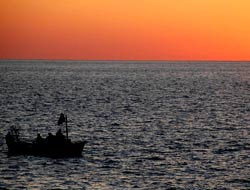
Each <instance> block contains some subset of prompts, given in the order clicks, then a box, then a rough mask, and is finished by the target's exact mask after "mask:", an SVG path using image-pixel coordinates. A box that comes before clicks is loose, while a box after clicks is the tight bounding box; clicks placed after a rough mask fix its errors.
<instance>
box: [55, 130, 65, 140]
mask: <svg viewBox="0 0 250 190" xmlns="http://www.w3.org/2000/svg"><path fill="white" fill-rule="evenodd" d="M56 140H57V141H58V142H59V143H63V142H64V141H65V136H64V135H63V134H62V130H61V129H59V130H58V131H57V132H56Z"/></svg>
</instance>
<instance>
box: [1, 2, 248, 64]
mask: <svg viewBox="0 0 250 190" xmlns="http://www.w3.org/2000/svg"><path fill="white" fill-rule="evenodd" d="M0 59H78V60H79V59H80V60H250V0H0Z"/></svg>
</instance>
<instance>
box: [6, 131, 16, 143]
mask: <svg viewBox="0 0 250 190" xmlns="http://www.w3.org/2000/svg"><path fill="white" fill-rule="evenodd" d="M5 139H6V143H7V144H8V143H13V142H14V141H15V139H14V138H13V136H12V135H11V134H10V132H8V133H7V135H6V136H5Z"/></svg>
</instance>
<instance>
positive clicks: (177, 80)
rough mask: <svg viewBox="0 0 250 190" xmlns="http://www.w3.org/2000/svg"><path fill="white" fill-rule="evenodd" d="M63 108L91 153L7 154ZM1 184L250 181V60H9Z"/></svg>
mask: <svg viewBox="0 0 250 190" xmlns="http://www.w3.org/2000/svg"><path fill="white" fill-rule="evenodd" d="M61 112H64V113H66V114H67V116H68V120H69V130H70V134H69V135H70V138H71V139H72V140H73V141H80V140H87V141H88V143H87V144H86V146H85V149H84V151H83V156H82V158H65V159H52V158H44V157H33V156H12V157H8V155H7V150H8V149H7V146H6V143H5V140H4V136H5V135H6V133H7V131H8V129H9V127H10V126H13V125H15V126H19V127H20V128H21V134H22V138H24V139H34V138H35V137H36V134H37V133H38V132H39V133H41V135H42V136H43V137H46V135H47V134H48V132H52V133H55V132H56V131H57V130H58V129H59V127H58V126H57V125H56V123H57V119H58V116H59V114H60V113H61ZM0 189H44V190H47V189H86V190H95V189H96V190H97V189H103V190H110V189H114V190H119V189H138V190H141V189H177V190H179V189H181V190H184V189H185V190H186V189H190V190H193V189H201V190H202V189H232V190H234V189H250V62H146V61H141V62H132V61H122V62H119V61H113V62H110V61H99V62H93V61H92V62H87V61H85V62H81V61H78V62H77V61H75V62H73V61H3V60H2V61H0Z"/></svg>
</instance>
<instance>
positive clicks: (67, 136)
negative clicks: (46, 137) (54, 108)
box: [65, 115, 69, 140]
mask: <svg viewBox="0 0 250 190" xmlns="http://www.w3.org/2000/svg"><path fill="white" fill-rule="evenodd" d="M65 123H66V138H67V140H69V135H68V119H67V115H65Z"/></svg>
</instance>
